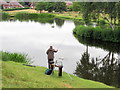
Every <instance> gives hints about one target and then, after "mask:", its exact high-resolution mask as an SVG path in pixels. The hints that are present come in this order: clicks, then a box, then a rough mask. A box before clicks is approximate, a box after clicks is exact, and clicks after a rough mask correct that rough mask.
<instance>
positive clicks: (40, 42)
mask: <svg viewBox="0 0 120 90" xmlns="http://www.w3.org/2000/svg"><path fill="white" fill-rule="evenodd" d="M0 25H1V26H2V27H1V29H0V32H1V33H0V39H1V40H0V41H1V44H0V45H1V49H0V50H3V51H9V52H20V53H26V54H28V56H29V57H30V58H32V61H33V63H32V64H33V65H38V66H44V67H47V55H46V50H47V49H48V48H49V46H50V45H52V46H53V47H54V48H55V49H58V53H56V54H55V60H59V58H63V60H62V62H63V65H64V68H63V70H64V71H65V72H67V73H71V74H73V72H74V70H75V68H76V62H77V61H79V59H80V57H81V55H82V54H83V53H84V52H85V51H86V45H83V44H81V43H79V42H78V40H77V39H76V38H75V37H74V36H73V29H74V28H75V24H74V22H73V21H67V20H66V21H65V22H64V25H62V26H61V27H60V26H57V25H56V23H55V22H54V23H53V24H49V23H45V24H41V23H38V22H34V21H27V22H25V21H24V22H20V21H15V22H14V21H13V22H12V21H3V22H0ZM52 26H54V27H52ZM88 50H89V53H90V55H91V57H101V58H102V57H104V56H105V55H106V54H107V53H108V51H106V50H104V49H101V48H96V47H94V46H90V47H89V48H88ZM115 56H116V57H118V54H115Z"/></svg>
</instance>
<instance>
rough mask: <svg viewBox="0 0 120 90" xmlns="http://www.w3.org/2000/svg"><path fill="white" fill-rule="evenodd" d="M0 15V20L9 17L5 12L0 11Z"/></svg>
mask: <svg viewBox="0 0 120 90" xmlns="http://www.w3.org/2000/svg"><path fill="white" fill-rule="evenodd" d="M0 16H1V17H2V20H7V19H9V17H10V15H9V14H8V13H6V12H0Z"/></svg>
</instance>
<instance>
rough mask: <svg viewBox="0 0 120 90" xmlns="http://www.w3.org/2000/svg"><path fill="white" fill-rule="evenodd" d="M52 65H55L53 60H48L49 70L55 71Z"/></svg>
mask: <svg viewBox="0 0 120 90" xmlns="http://www.w3.org/2000/svg"><path fill="white" fill-rule="evenodd" d="M52 64H54V61H53V59H48V68H49V69H51V70H53V68H54V66H53V65H52Z"/></svg>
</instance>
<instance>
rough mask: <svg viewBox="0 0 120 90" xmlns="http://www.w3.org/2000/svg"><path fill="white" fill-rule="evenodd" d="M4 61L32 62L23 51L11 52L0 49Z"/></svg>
mask: <svg viewBox="0 0 120 90" xmlns="http://www.w3.org/2000/svg"><path fill="white" fill-rule="evenodd" d="M0 55H1V59H2V61H14V62H21V63H30V59H28V58H27V55H25V54H21V53H9V52H3V51H0Z"/></svg>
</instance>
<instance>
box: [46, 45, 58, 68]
mask: <svg viewBox="0 0 120 90" xmlns="http://www.w3.org/2000/svg"><path fill="white" fill-rule="evenodd" d="M57 51H58V50H55V49H53V47H52V46H50V48H49V49H48V50H47V52H46V54H47V55H48V68H49V69H53V65H52V64H53V63H54V53H56V52H57Z"/></svg>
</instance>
